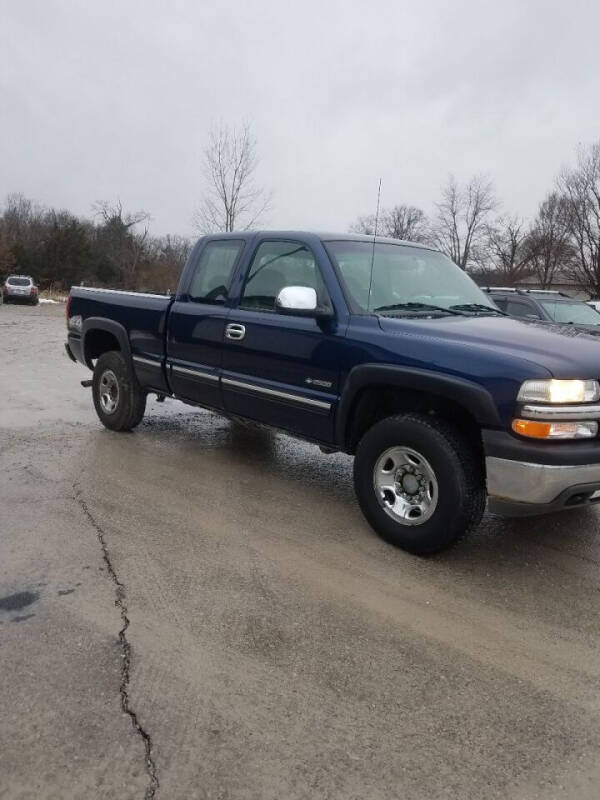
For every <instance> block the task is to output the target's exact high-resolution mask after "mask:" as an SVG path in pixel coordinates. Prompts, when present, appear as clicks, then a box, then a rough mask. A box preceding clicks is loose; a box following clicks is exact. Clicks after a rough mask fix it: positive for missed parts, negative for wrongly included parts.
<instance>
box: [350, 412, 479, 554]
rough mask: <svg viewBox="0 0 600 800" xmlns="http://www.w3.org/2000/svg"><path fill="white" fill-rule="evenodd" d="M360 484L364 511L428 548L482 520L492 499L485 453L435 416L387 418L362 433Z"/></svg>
mask: <svg viewBox="0 0 600 800" xmlns="http://www.w3.org/2000/svg"><path fill="white" fill-rule="evenodd" d="M354 486H355V491H356V495H357V498H358V502H359V504H360V507H361V509H362V512H363V514H364V515H365V517H366V518H367V520H368V521H369V523H370V524H371V525H372V527H373V528H374V529H375V530H376V531H377V532H378V533H379V534H380V535H381V536H382V537H383V538H384V539H386V540H387V541H389V542H391V543H392V544H395V545H397V546H398V547H402V548H403V549H404V550H408V551H409V552H411V553H418V554H420V555H427V554H430V553H435V552H437V551H439V550H443V549H444V548H446V547H449V546H451V545H452V544H454V543H455V542H456V541H457V540H458V539H460V538H461V536H463V535H464V534H466V533H468V532H469V531H471V530H473V529H474V528H476V527H477V525H478V524H479V522H480V520H481V517H482V515H483V511H484V508H485V501H486V489H485V476H484V470H483V466H482V464H481V460H480V459H479V458H478V457H477V455H476V453H475V452H474V449H473V447H472V446H471V445H470V444H469V442H468V441H467V440H466V438H465V437H464V436H463V435H462V434H461V433H460V432H459V431H457V430H456V429H455V428H454V427H453V426H451V425H449V424H448V423H446V422H445V421H444V420H440V419H438V418H436V417H429V416H425V415H420V414H406V415H402V416H396V417H388V418H387V419H384V420H381V421H380V422H378V423H376V424H375V425H374V426H373V427H372V428H370V429H369V430H368V431H367V432H366V433H365V435H364V436H363V438H362V439H361V441H360V443H359V446H358V449H357V452H356V458H355V460H354Z"/></svg>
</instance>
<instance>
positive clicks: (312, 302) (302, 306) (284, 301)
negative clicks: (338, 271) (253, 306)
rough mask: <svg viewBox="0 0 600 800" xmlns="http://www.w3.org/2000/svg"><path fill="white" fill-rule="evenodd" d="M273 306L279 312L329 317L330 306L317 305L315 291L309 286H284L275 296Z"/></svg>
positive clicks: (321, 317)
mask: <svg viewBox="0 0 600 800" xmlns="http://www.w3.org/2000/svg"><path fill="white" fill-rule="evenodd" d="M275 308H276V309H277V311H279V312H280V313H281V314H293V315H295V316H298V317H314V318H315V319H331V317H333V309H332V308H331V306H319V304H318V299H317V293H316V291H315V290H314V289H312V288H311V287H309V286H284V287H283V289H282V290H281V291H280V292H279V294H278V295H277V297H276V298H275Z"/></svg>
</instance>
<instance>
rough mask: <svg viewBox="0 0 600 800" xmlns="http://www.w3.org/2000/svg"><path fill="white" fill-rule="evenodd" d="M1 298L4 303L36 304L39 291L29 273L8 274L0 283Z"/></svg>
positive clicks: (38, 298) (38, 300)
mask: <svg viewBox="0 0 600 800" xmlns="http://www.w3.org/2000/svg"><path fill="white" fill-rule="evenodd" d="M2 299H3V301H4V302H5V303H13V302H14V303H30V304H31V305H34V306H37V305H38V303H39V302H40V293H39V290H38V287H37V286H36V284H35V281H34V280H33V278H32V277H30V276H29V275H9V276H8V278H7V279H6V280H5V281H4V283H3V284H2Z"/></svg>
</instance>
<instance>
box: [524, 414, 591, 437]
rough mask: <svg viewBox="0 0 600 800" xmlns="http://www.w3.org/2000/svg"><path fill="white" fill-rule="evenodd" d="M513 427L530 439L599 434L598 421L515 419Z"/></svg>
mask: <svg viewBox="0 0 600 800" xmlns="http://www.w3.org/2000/svg"><path fill="white" fill-rule="evenodd" d="M512 429H513V431H514V432H515V433H518V434H520V435H521V436H528V437H529V438H530V439H591V438H592V437H594V436H596V435H597V434H598V423H597V422H538V421H537V420H533V419H513V422H512Z"/></svg>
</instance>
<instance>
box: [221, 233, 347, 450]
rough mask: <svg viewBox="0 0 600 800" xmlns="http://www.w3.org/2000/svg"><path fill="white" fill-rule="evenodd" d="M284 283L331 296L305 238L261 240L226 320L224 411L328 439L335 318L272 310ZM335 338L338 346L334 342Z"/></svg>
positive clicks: (335, 365) (334, 388)
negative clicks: (297, 314)
mask: <svg viewBox="0 0 600 800" xmlns="http://www.w3.org/2000/svg"><path fill="white" fill-rule="evenodd" d="M285 286H308V287H311V288H314V289H315V291H316V292H317V296H318V297H319V300H320V303H327V302H328V301H329V298H328V296H327V290H326V288H325V284H324V282H323V279H322V276H321V272H320V268H319V265H318V263H317V259H316V258H315V256H314V254H313V252H312V251H311V249H310V248H309V247H308V246H307V245H306V244H304V243H302V242H298V241H293V240H282V239H272V240H262V241H261V242H259V243H258V246H257V248H256V250H255V252H254V255H253V257H252V259H251V263H250V266H249V269H248V272H247V276H246V280H245V284H244V287H243V289H242V293H241V297H240V301H239V305H238V307H237V308H233V309H232V310H231V312H230V315H229V318H228V320H227V326H226V329H225V339H224V346H223V369H222V379H221V385H222V392H223V401H224V406H225V409H226V411H228V412H230V413H232V414H239V415H241V416H244V417H249V418H251V419H254V420H257V421H259V422H266V423H268V424H270V425H274V426H276V427H279V428H283V429H284V430H290V431H293V432H295V433H300V434H302V435H306V436H309V437H310V438H313V439H317V440H319V441H324V442H329V441H332V438H333V417H334V413H335V406H336V404H337V396H338V374H339V342H340V337H341V334H340V331H339V325H338V322H337V320H336V319H335V318H334V319H331V320H326V321H318V320H317V319H314V318H312V317H304V316H289V315H287V314H282V313H280V312H278V311H277V310H276V307H275V298H276V297H277V295H278V294H279V292H280V291H281V289H283V288H284V287H285ZM336 344H337V345H338V347H336Z"/></svg>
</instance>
